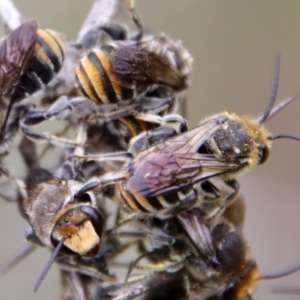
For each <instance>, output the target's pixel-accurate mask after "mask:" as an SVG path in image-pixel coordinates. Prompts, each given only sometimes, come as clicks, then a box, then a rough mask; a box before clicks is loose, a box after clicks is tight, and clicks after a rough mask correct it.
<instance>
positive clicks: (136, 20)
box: [128, 0, 144, 41]
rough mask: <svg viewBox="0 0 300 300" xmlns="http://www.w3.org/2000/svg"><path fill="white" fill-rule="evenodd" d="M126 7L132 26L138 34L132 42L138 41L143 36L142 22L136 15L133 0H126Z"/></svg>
mask: <svg viewBox="0 0 300 300" xmlns="http://www.w3.org/2000/svg"><path fill="white" fill-rule="evenodd" d="M128 6H129V9H130V13H131V17H132V20H133V22H134V24H135V25H136V27H137V29H138V33H137V34H136V36H134V37H132V40H134V41H140V40H141V39H142V37H143V34H144V28H143V24H142V21H141V19H140V17H139V15H138V14H137V12H136V10H135V3H134V0H128Z"/></svg>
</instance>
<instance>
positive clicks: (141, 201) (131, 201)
mask: <svg viewBox="0 0 300 300" xmlns="http://www.w3.org/2000/svg"><path fill="white" fill-rule="evenodd" d="M119 189H120V193H121V199H122V202H123V203H124V205H125V206H126V207H127V208H128V209H130V210H131V211H134V212H140V213H149V214H157V213H161V214H164V211H166V210H167V209H169V208H171V207H172V206H174V204H177V203H179V201H180V199H179V197H178V195H177V193H174V194H173V193H172V195H170V196H158V197H155V196H153V197H144V196H142V195H138V194H136V195H133V194H131V193H129V192H128V190H127V189H126V187H125V186H124V184H123V183H120V184H119Z"/></svg>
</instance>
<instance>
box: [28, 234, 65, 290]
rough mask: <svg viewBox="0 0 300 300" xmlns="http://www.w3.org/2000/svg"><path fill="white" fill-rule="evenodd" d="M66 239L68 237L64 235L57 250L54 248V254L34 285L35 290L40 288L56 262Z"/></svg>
mask: <svg viewBox="0 0 300 300" xmlns="http://www.w3.org/2000/svg"><path fill="white" fill-rule="evenodd" d="M66 239H67V237H66V236H64V237H63V238H62V239H61V240H60V241H59V243H58V245H57V247H56V248H55V250H54V252H53V254H52V256H51V257H50V259H49V260H48V262H47V264H46V266H45V268H44V270H43V271H42V273H41V275H40V276H39V278H38V279H37V281H36V283H35V285H34V288H33V291H34V292H36V291H37V290H38V289H39V287H40V285H41V283H42V281H43V280H44V278H45V276H46V275H47V273H48V271H49V270H50V268H51V266H52V264H53V263H54V261H55V259H56V258H57V256H58V253H59V251H60V250H61V248H62V247H63V245H64V242H65V240H66Z"/></svg>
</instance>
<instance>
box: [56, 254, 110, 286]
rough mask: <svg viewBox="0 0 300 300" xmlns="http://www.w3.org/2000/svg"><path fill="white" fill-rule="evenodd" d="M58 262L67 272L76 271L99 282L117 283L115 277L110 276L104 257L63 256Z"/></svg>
mask: <svg viewBox="0 0 300 300" xmlns="http://www.w3.org/2000/svg"><path fill="white" fill-rule="evenodd" d="M56 262H57V263H58V265H59V267H60V268H61V269H62V270H65V271H69V272H73V271H76V272H78V273H80V274H83V275H88V276H91V277H93V278H95V279H98V280H105V281H110V282H113V281H115V277H114V276H111V275H109V274H108V269H107V265H106V262H105V260H104V258H103V257H96V258H83V257H81V256H71V255H62V256H60V257H58V258H57V259H56Z"/></svg>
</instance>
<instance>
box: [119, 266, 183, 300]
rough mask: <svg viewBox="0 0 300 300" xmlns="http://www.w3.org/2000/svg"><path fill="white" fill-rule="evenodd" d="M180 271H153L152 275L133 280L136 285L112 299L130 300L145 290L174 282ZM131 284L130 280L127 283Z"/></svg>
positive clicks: (145, 291) (144, 292) (142, 293)
mask: <svg viewBox="0 0 300 300" xmlns="http://www.w3.org/2000/svg"><path fill="white" fill-rule="evenodd" d="M180 276H181V275H180V272H179V273H178V272H176V273H168V272H155V273H154V274H153V275H152V276H150V277H149V276H148V277H146V278H142V279H140V280H137V281H135V282H134V284H137V286H135V287H133V288H130V289H129V290H127V291H126V292H124V293H118V294H119V295H118V296H116V297H114V298H113V300H131V299H134V298H136V297H138V296H141V295H144V294H146V293H147V292H149V291H151V290H153V289H155V288H159V287H161V286H164V285H166V284H169V283H171V282H175V281H177V280H178V278H179V277H180ZM129 284H131V282H130V283H129ZM127 285H128V284H127Z"/></svg>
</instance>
